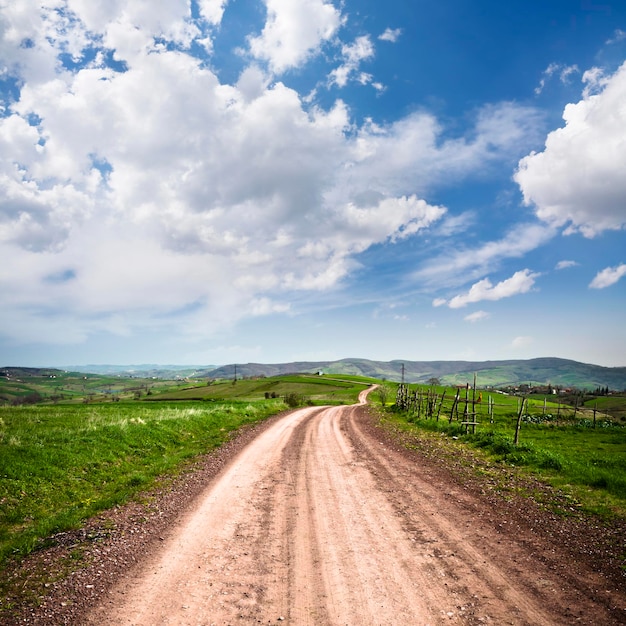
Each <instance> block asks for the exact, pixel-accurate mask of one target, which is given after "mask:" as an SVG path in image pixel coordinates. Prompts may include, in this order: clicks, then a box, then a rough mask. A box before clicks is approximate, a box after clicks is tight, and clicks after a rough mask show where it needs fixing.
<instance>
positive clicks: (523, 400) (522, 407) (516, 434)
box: [513, 398, 526, 445]
mask: <svg viewBox="0 0 626 626" xmlns="http://www.w3.org/2000/svg"><path fill="white" fill-rule="evenodd" d="M524 402H526V398H523V399H522V405H521V406H520V409H519V414H518V415H517V424H516V426H515V439H514V440H513V443H514V444H515V445H517V444H518V443H519V430H520V426H521V425H522V414H523V413H524Z"/></svg>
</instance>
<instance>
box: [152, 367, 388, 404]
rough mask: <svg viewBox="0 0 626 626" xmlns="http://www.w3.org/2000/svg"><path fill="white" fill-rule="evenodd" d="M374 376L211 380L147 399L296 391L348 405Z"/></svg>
mask: <svg viewBox="0 0 626 626" xmlns="http://www.w3.org/2000/svg"><path fill="white" fill-rule="evenodd" d="M375 382H377V381H375V380H374V379H366V378H363V377H359V376H348V375H346V376H344V375H338V376H332V375H324V376H316V375H306V374H298V375H292V376H274V377H271V378H257V379H252V380H248V379H245V380H238V381H237V382H236V383H234V382H233V381H232V380H222V381H211V382H210V383H209V384H205V385H203V386H194V387H192V388H189V389H178V390H173V391H167V392H163V393H153V394H152V396H150V400H151V401H161V400H224V399H237V400H261V399H263V398H265V397H266V396H267V395H269V396H270V397H272V396H276V397H284V396H286V395H287V394H296V395H298V396H300V397H303V398H305V399H306V401H308V402H310V403H312V404H352V403H354V402H356V399H357V398H358V395H359V393H360V392H361V391H363V389H365V388H367V386H368V385H370V384H372V383H375Z"/></svg>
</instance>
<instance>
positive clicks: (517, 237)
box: [413, 222, 554, 288]
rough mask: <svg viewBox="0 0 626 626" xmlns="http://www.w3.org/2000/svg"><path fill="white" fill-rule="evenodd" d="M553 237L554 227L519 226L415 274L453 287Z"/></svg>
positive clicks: (429, 282) (431, 283)
mask: <svg viewBox="0 0 626 626" xmlns="http://www.w3.org/2000/svg"><path fill="white" fill-rule="evenodd" d="M444 227H445V222H444ZM553 237H554V230H553V229H552V228H551V227H547V226H543V225H541V224H517V225H515V226H514V227H513V228H512V229H511V230H510V231H509V232H508V233H507V234H506V235H505V236H504V237H503V238H502V239H499V240H496V241H488V242H487V243H485V244H483V245H481V246H479V247H477V248H461V249H459V250H456V251H454V252H452V253H449V252H446V253H445V254H442V255H441V256H439V257H436V258H434V259H433V260H432V261H430V262H428V263H427V264H425V266H424V267H423V268H422V269H420V270H418V271H416V272H414V273H413V277H414V278H415V279H416V280H419V281H421V282H422V283H424V284H427V285H429V286H431V287H439V288H441V287H453V286H457V285H461V284H464V283H466V282H467V281H468V280H472V279H474V278H476V277H478V276H479V275H484V274H485V273H486V272H488V271H491V270H492V268H493V267H497V266H498V264H499V263H500V262H501V261H502V260H503V259H508V258H519V257H522V256H524V255H525V254H526V253H528V252H530V251H531V250H535V249H536V248H538V247H539V246H541V245H543V244H545V243H546V242H548V241H550V239H552V238H553Z"/></svg>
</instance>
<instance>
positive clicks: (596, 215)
mask: <svg viewBox="0 0 626 626" xmlns="http://www.w3.org/2000/svg"><path fill="white" fill-rule="evenodd" d="M584 79H585V81H586V82H587V85H588V88H587V90H586V92H585V94H584V95H583V99H582V100H581V101H580V102H578V103H576V104H568V105H567V106H566V107H565V111H564V113H563V118H564V120H565V126H564V127H563V128H559V129H558V130H555V131H553V132H551V133H550V134H549V135H548V137H547V139H546V145H545V150H544V151H543V152H540V153H534V152H533V153H531V154H530V155H528V156H526V157H524V158H523V159H522V160H521V161H520V163H519V168H518V171H517V172H516V174H515V180H516V182H517V183H518V185H519V186H520V189H521V191H522V193H523V196H524V203H525V204H526V205H529V206H531V205H532V206H534V207H535V211H536V214H537V216H538V217H539V218H540V219H542V220H544V221H545V222H547V223H548V224H551V225H553V226H557V227H563V226H567V228H566V231H565V232H566V234H569V233H573V232H577V231H578V232H581V233H582V234H583V235H585V236H587V237H593V236H595V235H597V234H598V233H601V232H602V231H604V230H618V229H622V228H624V226H625V225H626V209H625V206H626V205H625V204H624V198H626V177H625V176H624V167H623V164H624V163H626V107H624V101H625V99H626V63H625V64H624V65H622V66H621V67H620V69H619V70H618V71H617V72H615V74H613V75H612V76H609V77H606V76H604V74H603V73H602V72H600V71H596V72H586V73H585V75H584Z"/></svg>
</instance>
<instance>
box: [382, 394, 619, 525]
mask: <svg viewBox="0 0 626 626" xmlns="http://www.w3.org/2000/svg"><path fill="white" fill-rule="evenodd" d="M395 390H396V387H393V393H395ZM409 390H410V394H415V392H417V394H418V396H419V397H420V398H421V405H420V406H418V405H417V403H414V404H412V405H411V406H410V407H409V408H407V409H405V410H400V409H398V407H396V406H395V405H394V406H393V407H389V408H388V410H387V414H388V415H389V416H391V418H392V420H393V421H394V422H395V423H396V424H397V425H400V427H402V428H405V429H408V430H414V431H421V432H423V433H428V432H430V433H444V434H446V435H448V436H449V437H454V439H455V441H457V442H459V443H460V444H466V445H469V446H471V447H473V448H476V449H480V450H482V451H483V452H484V453H486V454H487V455H488V456H489V457H490V458H491V459H492V461H494V462H495V463H502V464H508V465H511V466H516V467H520V468H524V470H526V471H528V472H531V473H533V474H534V475H536V476H539V477H540V478H541V479H542V480H545V481H546V482H548V483H550V484H552V485H553V486H554V487H556V488H558V489H560V490H562V491H563V492H564V493H567V494H569V495H570V496H571V498H572V500H573V501H575V502H577V503H578V506H579V507H580V508H581V509H584V510H587V511H589V512H593V513H597V514H601V515H604V516H608V517H610V516H614V515H617V516H620V517H623V516H626V424H625V422H624V420H623V410H624V408H625V407H626V397H624V396H621V397H620V396H615V397H608V398H598V399H597V400H596V399H594V400H588V401H587V402H586V403H585V404H582V403H581V406H576V405H574V406H572V405H571V404H563V403H562V402H560V401H559V400H558V399H556V398H554V397H552V396H531V397H525V398H522V397H516V396H511V395H505V394H501V393H494V392H493V391H491V390H476V392H475V393H474V392H473V390H471V389H470V390H469V393H468V394H467V404H466V401H465V398H466V396H465V390H462V392H461V394H460V396H459V401H458V402H457V404H456V407H455V406H454V397H455V395H456V389H450V388H447V389H446V388H444V387H426V386H411V387H410V388H409ZM444 391H445V392H446V396H445V397H444V399H443V402H442V394H443V393H444ZM429 396H430V403H429ZM472 400H473V401H474V402H472ZM522 401H524V404H523V407H522ZM429 407H432V408H429ZM453 409H454V411H453ZM609 409H612V410H611V412H608V410H609ZM472 422H475V423H472ZM516 432H517V443H516V442H515V438H516Z"/></svg>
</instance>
